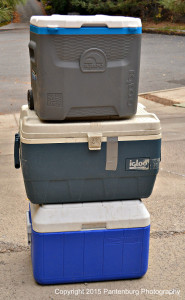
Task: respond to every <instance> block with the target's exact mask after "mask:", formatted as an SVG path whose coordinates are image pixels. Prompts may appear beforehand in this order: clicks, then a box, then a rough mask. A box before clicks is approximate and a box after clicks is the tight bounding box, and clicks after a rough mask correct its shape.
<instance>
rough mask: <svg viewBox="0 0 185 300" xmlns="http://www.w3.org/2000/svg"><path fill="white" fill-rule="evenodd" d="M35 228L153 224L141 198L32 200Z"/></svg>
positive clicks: (86, 227)
mask: <svg viewBox="0 0 185 300" xmlns="http://www.w3.org/2000/svg"><path fill="white" fill-rule="evenodd" d="M30 208H31V218H32V228H33V230H34V231H36V232H42V233H44V232H65V231H81V230H98V229H118V228H138V227H146V226H148V225H150V215H149V212H148V211H147V209H146V207H145V205H144V204H143V203H142V202H141V201H140V200H129V201H125V200H124V201H108V202H98V203H97V202H90V203H75V204H73V203H70V204H54V205H49V204H47V205H38V204H33V203H30Z"/></svg>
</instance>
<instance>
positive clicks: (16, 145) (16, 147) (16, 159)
mask: <svg viewBox="0 0 185 300" xmlns="http://www.w3.org/2000/svg"><path fill="white" fill-rule="evenodd" d="M19 148H20V135H19V133H16V134H15V142H14V166H15V168H16V169H19V168H20V158H19Z"/></svg>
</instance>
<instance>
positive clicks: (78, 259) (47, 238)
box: [29, 201, 150, 284]
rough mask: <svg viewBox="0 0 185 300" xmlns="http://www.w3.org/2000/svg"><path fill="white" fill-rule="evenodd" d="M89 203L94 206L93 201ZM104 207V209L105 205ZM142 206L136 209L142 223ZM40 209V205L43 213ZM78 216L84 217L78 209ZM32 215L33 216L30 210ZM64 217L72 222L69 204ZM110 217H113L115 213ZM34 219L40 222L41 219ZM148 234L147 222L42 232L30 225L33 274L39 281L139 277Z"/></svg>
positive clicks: (145, 264)
mask: <svg viewBox="0 0 185 300" xmlns="http://www.w3.org/2000/svg"><path fill="white" fill-rule="evenodd" d="M131 202H132V201H127V203H128V207H129V206H131ZM135 202H136V201H135ZM138 202H140V201H138ZM71 205H72V206H74V205H73V204H71ZM78 205H79V206H80V205H81V204H76V207H77V206H78ZM93 205H94V206H95V205H96V203H94V204H93ZM119 205H120V203H119V204H118V205H116V203H115V206H116V207H117V206H119ZM32 206H33V205H32ZM55 207H56V208H54V207H53V206H52V208H51V209H52V210H53V213H54V212H55V210H56V211H57V209H58V208H57V205H55ZM32 208H33V207H32ZM39 209H41V208H39ZM97 209H98V207H97ZM104 209H105V211H107V208H106V207H105V208H104ZM46 210H47V208H46ZM84 210H85V208H84ZM126 210H127V208H126V209H125V211H126ZM145 210H146V208H145V209H141V210H140V222H141V223H142V220H143V224H144V223H146V220H145V218H146V215H147V214H146V212H145ZM44 211H45V210H44V208H43V213H44ZM90 211H91V207H90V206H89V214H88V215H90ZM142 211H143V212H142ZM31 212H32V209H31V211H30V214H29V216H30V221H31ZM105 215H106V214H105ZM126 215H127V213H126ZM81 216H82V219H83V220H84V219H85V216H84V213H83V211H81ZM93 216H94V223H95V224H96V221H97V220H98V218H96V216H95V214H93ZM33 218H35V215H34V214H33ZM61 218H62V217H61ZM66 218H67V219H66V225H67V226H69V224H70V223H73V218H72V216H71V214H70V208H69V207H68V213H67V211H66ZM124 218H125V215H124V214H123V219H124ZM132 218H133V219H132V220H131V221H133V222H131V223H134V216H132ZM96 219H97V220H96ZM113 219H114V220H115V221H116V216H114V218H113ZM57 220H58V221H57ZM115 221H114V222H115ZM38 222H39V224H41V226H42V220H40V221H38ZM57 222H60V220H59V219H58V218H57V219H56V225H57ZM82 222H83V221H82ZM110 222H111V219H110ZM114 222H113V224H114ZM64 223H65V222H64ZM49 224H50V218H48V226H49ZM59 224H60V223H59ZM52 226H53V225H51V228H50V230H51V229H52ZM113 226H114V225H113ZM128 227H130V226H128ZM43 228H44V227H43ZM149 238H150V225H148V226H145V227H138V228H117V229H101V228H97V227H95V229H93V228H91V230H88V229H84V230H81V231H68V232H62V231H61V232H43V233H40V232H36V231H34V230H33V227H32V230H31V256H32V266H33V275H34V278H35V280H36V281H37V282H38V283H40V284H57V283H68V282H87V281H100V280H115V279H130V278H139V277H141V276H143V275H144V274H145V273H146V271H147V268H148V255H149Z"/></svg>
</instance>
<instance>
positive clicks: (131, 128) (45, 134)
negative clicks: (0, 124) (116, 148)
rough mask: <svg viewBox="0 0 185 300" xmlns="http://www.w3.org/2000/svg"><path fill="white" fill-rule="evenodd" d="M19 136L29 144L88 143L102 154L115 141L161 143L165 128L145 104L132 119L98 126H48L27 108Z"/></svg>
mask: <svg viewBox="0 0 185 300" xmlns="http://www.w3.org/2000/svg"><path fill="white" fill-rule="evenodd" d="M19 133H20V139H21V142H22V143H25V144H52V143H53V144H54V143H88V146H89V149H90V150H100V149H101V143H102V142H107V140H108V138H112V137H116V138H117V140H118V141H134V140H135V141H136V140H154V139H160V138H161V125H160V121H159V119H158V118H157V116H156V115H155V114H153V113H148V112H147V111H146V110H145V108H144V106H143V105H141V104H138V108H137V113H136V115H135V116H134V117H132V118H129V119H124V120H113V121H95V122H87V121H86V122H44V121H41V120H40V119H39V117H38V116H37V115H36V113H35V111H34V110H30V109H28V106H27V105H23V106H22V108H21V114H20V122H19Z"/></svg>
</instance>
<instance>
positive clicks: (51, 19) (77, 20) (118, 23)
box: [30, 15, 142, 28]
mask: <svg viewBox="0 0 185 300" xmlns="http://www.w3.org/2000/svg"><path fill="white" fill-rule="evenodd" d="M30 24H31V25H34V26H37V27H48V28H81V27H83V26H85V27H92V26H94V27H102V26H106V27H108V28H138V27H139V28H140V27H141V26H142V25H141V19H139V18H133V17H123V16H107V15H94V16H81V15H52V16H32V17H31V19H30Z"/></svg>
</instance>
